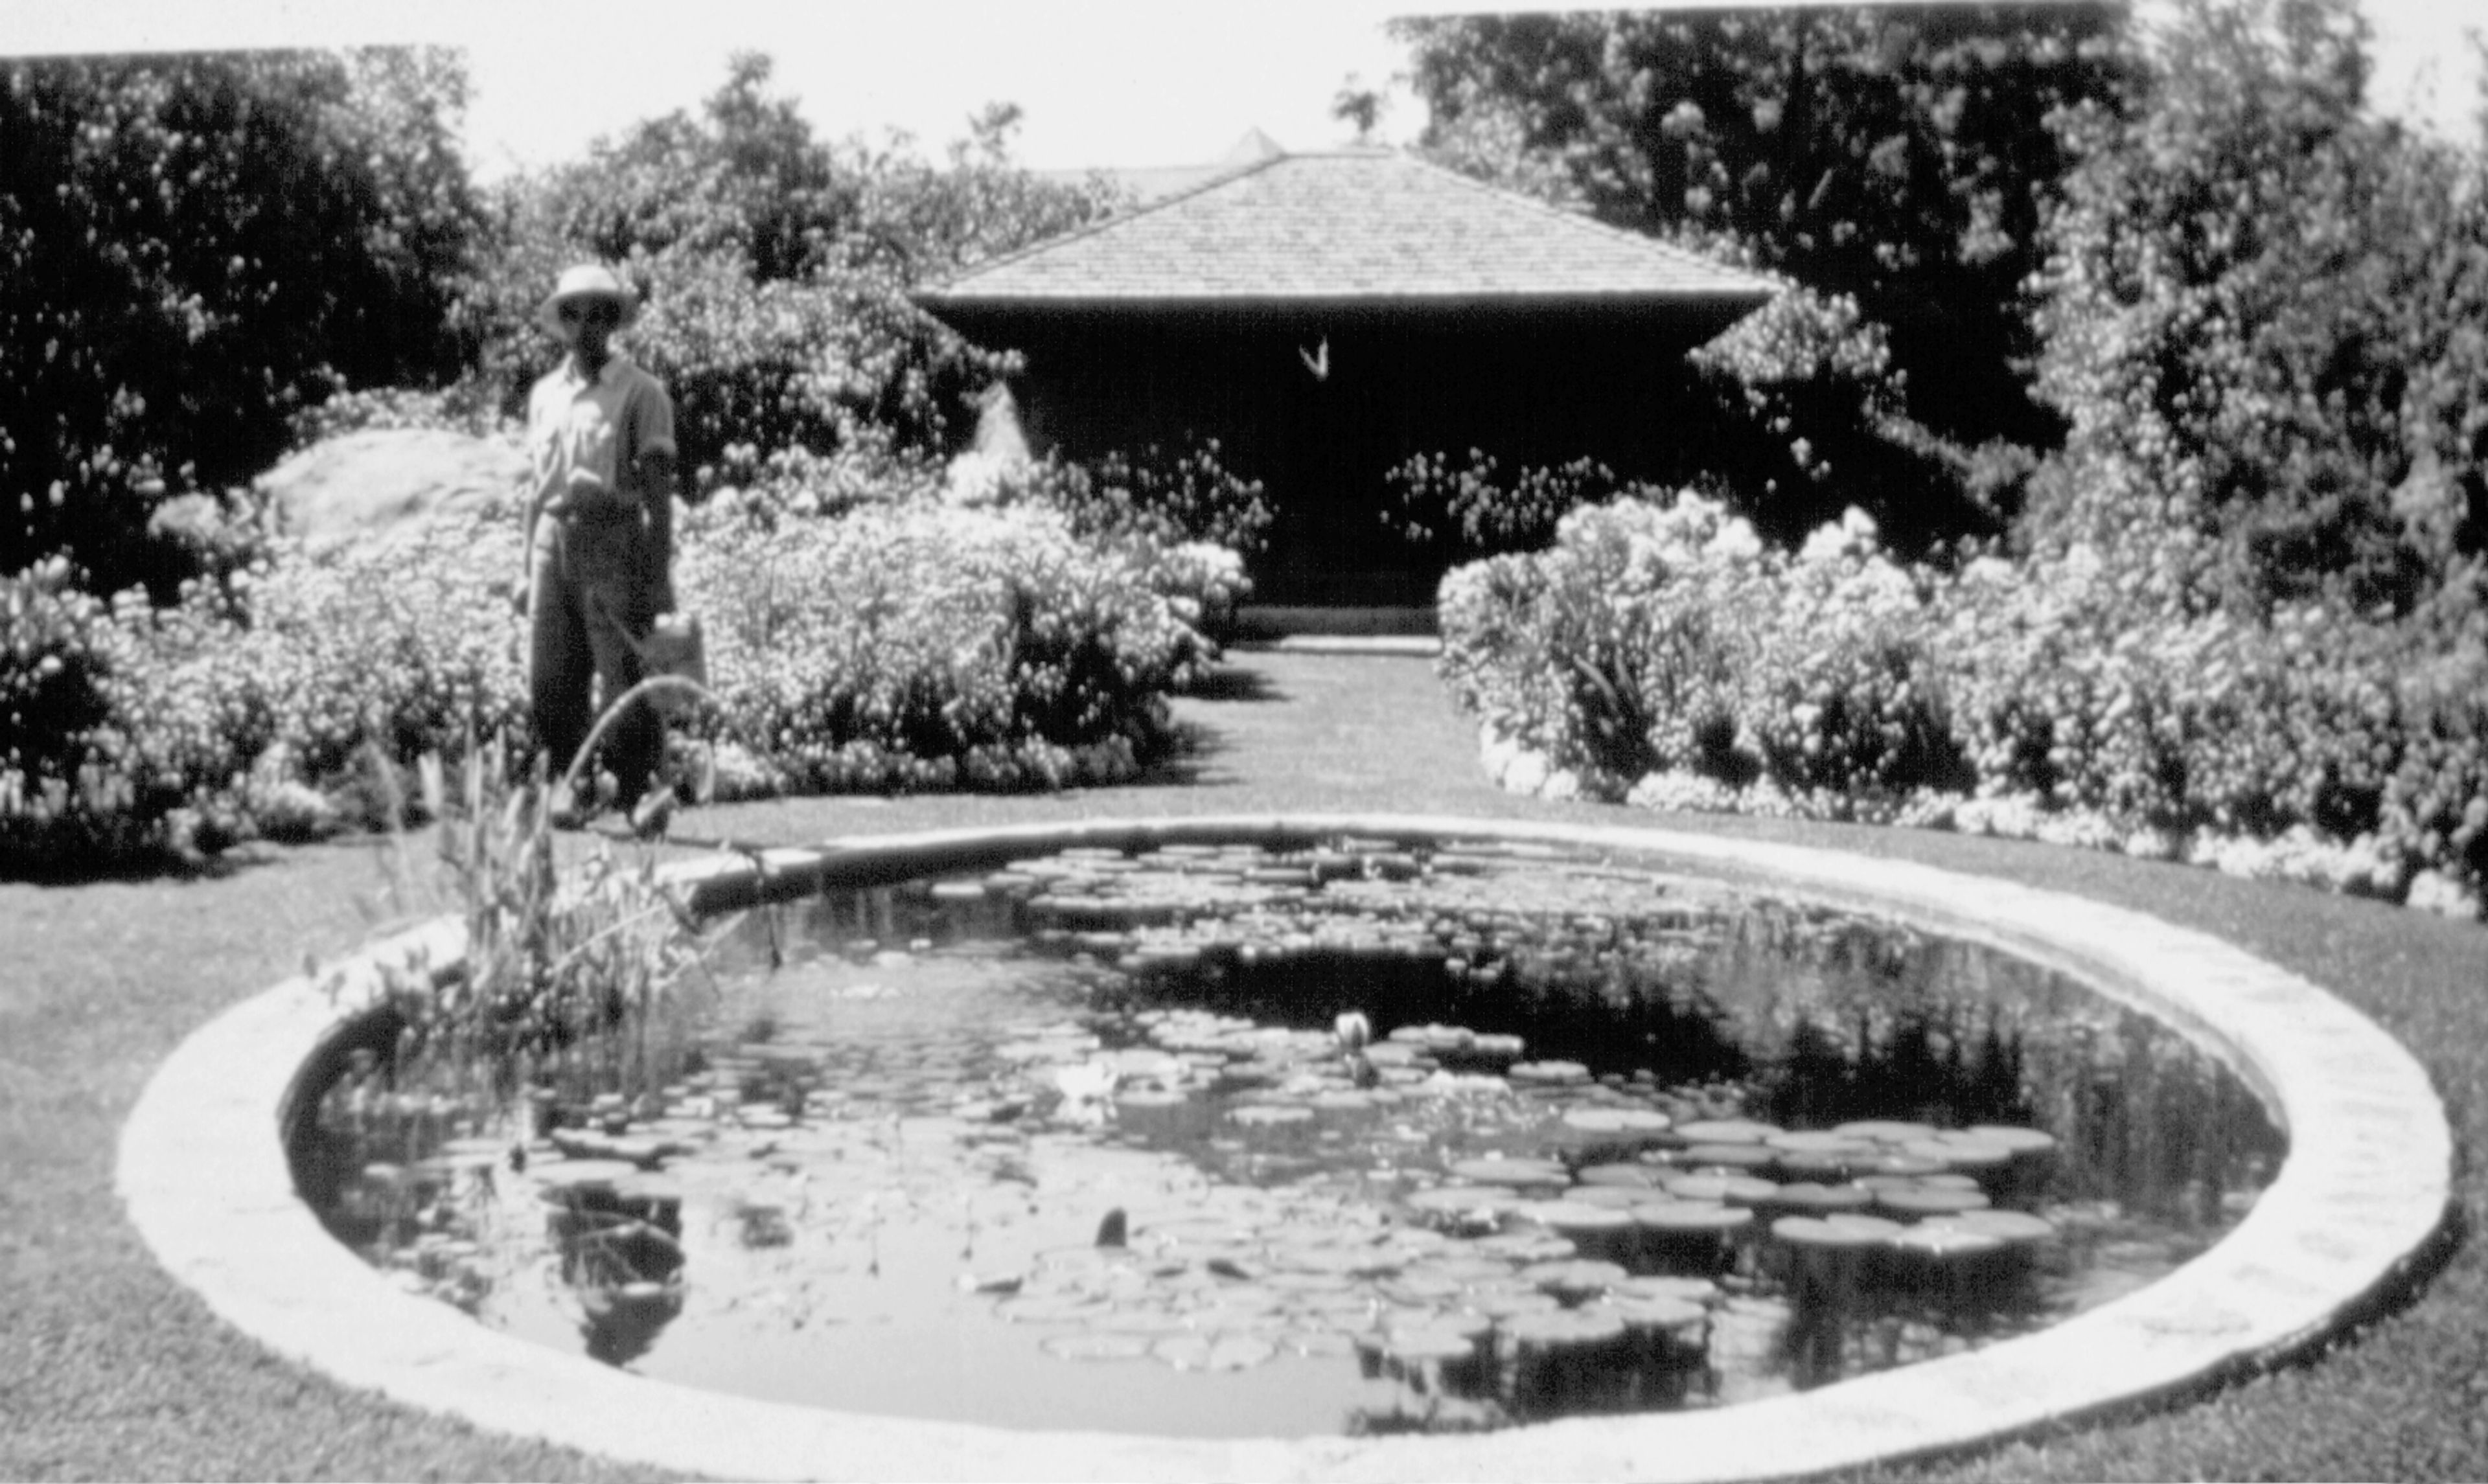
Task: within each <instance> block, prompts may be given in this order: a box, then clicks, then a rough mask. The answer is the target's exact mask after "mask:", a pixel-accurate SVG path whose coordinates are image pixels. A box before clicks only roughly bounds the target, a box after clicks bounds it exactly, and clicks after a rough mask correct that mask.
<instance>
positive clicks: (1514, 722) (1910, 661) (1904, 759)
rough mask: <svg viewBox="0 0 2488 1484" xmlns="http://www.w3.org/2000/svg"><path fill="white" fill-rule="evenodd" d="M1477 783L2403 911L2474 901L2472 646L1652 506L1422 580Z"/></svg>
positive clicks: (2481, 705) (1708, 505)
mask: <svg viewBox="0 0 2488 1484" xmlns="http://www.w3.org/2000/svg"><path fill="white" fill-rule="evenodd" d="M1439 616H1440V621H1441V627H1442V631H1443V637H1444V655H1443V658H1442V660H1441V673H1442V675H1443V677H1444V679H1445V681H1446V683H1447V684H1448V686H1450V688H1451V690H1452V692H1453V694H1454V695H1455V697H1456V699H1457V700H1458V701H1459V702H1460V704H1461V705H1463V706H1464V707H1465V708H1466V709H1468V710H1469V711H1470V712H1471V713H1472V714H1474V715H1476V716H1477V717H1478V719H1479V722H1480V725H1481V729H1482V731H1483V733H1484V737H1485V740H1486V743H1487V751H1486V757H1487V761H1488V766H1489V768H1490V770H1492V771H1493V772H1494V773H1495V775H1496V777H1497V778H1498V780H1499V781H1502V782H1504V783H1505V785H1506V786H1507V787H1519V788H1524V789H1527V790H1528V791H1531V792H1543V791H1544V790H1545V789H1547V788H1549V787H1552V786H1553V784H1554V780H1556V779H1559V778H1561V779H1564V780H1566V786H1568V787H1571V786H1579V787H1584V788H1586V789H1587V790H1588V791H1589V792H1592V793H1594V794H1597V795H1600V796H1603V797H1608V798H1626V799H1627V800H1628V801H1629V802H1632V803H1634V804H1636V805H1641V806H1647V807H1654V808H1706V809H1733V810H1737V811H1739V812H1746V813H1760V814H1778V815H1799V816H1806V817H1814V818H1831V819H1855V820H1865V821H1877V822H1890V823H1900V824H1915V825H1923V826H1942V827H1952V828H1958V829H1962V830H1965V831H1972V832H1979V833H1991V834H2002V835H2012V836H2018V837H2023V838H2034V839H2041V840H2046V841H2050V842H2053V843H2061V844H2072V845H2081V846H2086V847H2091V848H2105V849H2121V850H2125V851H2128V852H2130V853H2132V854H2140V855H2145V856H2148V857H2151V858H2157V859H2191V860H2195V861H2197V862H2199V863H2202V864H2207V865H2217V866H2218V867H2219V869H2222V870H2225V871H2230V872H2234V873H2238V874H2244V875H2250V876H2256V877H2262V878H2270V879H2276V880H2287V881H2298V882H2309V883H2313V884H2319V885H2323V886H2326V887H2328V888H2330V889H2333V890H2340V891H2352V892H2359V893H2362V894H2370V895H2377V896H2383V897H2386V898H2389V899H2392V900H2402V899H2405V898H2407V899H2409V900H2412V901H2414V902H2416V903H2420V904H2421V905H2424V906H2427V907H2429V908H2430V909H2432V910H2439V911H2446V912H2452V913H2455V914H2458V915H2477V914H2478V912H2479V905H2480V901H2481V897H2482V883H2483V882H2488V647H2484V646H2483V644H2482V642H2481V639H2480V637H2479V635H2478V634H2477V633H2476V632H2470V631H2465V630H2460V629H2459V628H2458V627H2454V628H2452V629H2451V630H2450V631H2445V630H2443V629H2437V630H2422V629H2420V628H2419V627H2417V626H2414V625H2384V624H2376V623H2371V622H2361V621H2360V620H2359V619H2358V618H2357V616H2355V615H2345V614H2344V613H2342V612H2341V611H2339V610H2338V609H2337V607H2333V606H2329V605H2324V604H2320V603H2307V604H2302V605H2297V606H2286V607H2281V608H2278V609H2276V610H2275V611H2274V612H2273V613H2272V614H2271V615H2270V617H2269V618H2268V619H2267V620H2265V621H2263V622H2260V623H2248V622H2245V621H2241V620H2239V619H2237V618H2235V617H2232V616H2229V615H2228V614H2226V613H2223V612H2221V611H2219V610H2212V611H2208V612H2203V613H2194V614H2189V613H2187V612H2186V611H2184V610H2183V609H2182V608H2180V607H2174V606H2172V605H2170V604H2169V603H2167V602H2165V601H2164V595H2163V594H2161V593H2160V592H2158V591H2157V590H2156V589H2155V588H2153V587H2152V579H2151V570H2150V569H2149V568H2147V567H2142V568H2137V567H2136V566H2135V564H2131V563H2126V562H2123V561H2104V560H2102V559H2100V558H2099V557H2098V556H2097V555H2096V554H2095V553H2094V552H2092V551H2090V550H2089V549H2087V548H2085V547H2083V546H2078V545H2077V546H2073V547H2071V548H2070V549H2069V550H2067V551H2065V552H2062V553H2059V554H2056V555H2052V556H2050V557H2048V558H2045V559H2037V558H2033V559H2025V560H2023V561H2022V562H2020V563H2009V562H2006V561H2003V560H2001V559H1998V558H1993V557H1989V558H1982V559H1979V560H1976V561H1972V562H1969V563H1967V564H1966V565H1965V567H1964V568H1962V569H1961V570H1960V571H1959V572H1957V573H1954V574H1939V573H1937V572H1934V571H1931V570H1927V569H1922V568H1913V567H1908V566H1904V565H1901V564H1898V563H1895V562H1893V561H1891V560H1890V559H1889V558H1888V557H1887V556H1886V555H1885V554H1883V552H1882V551H1881V550H1880V546H1879V545H1878V542H1877V537H1876V532H1875V530H1874V527H1873V523H1872V522H1871V521H1870V520H1868V519H1866V518H1863V517H1861V516H1858V515H1856V514H1855V513H1853V512H1852V515H1851V516H1850V517H1849V518H1846V519H1844V520H1843V521H1842V522H1840V523H1839V524H1836V525H1827V526H1824V527H1823V528H1822V529H1821V530H1819V531H1817V532H1816V533H1815V534H1814V535H1813V536H1812V537H1811V538H1809V539H1808V540H1807V541H1806V542H1805V543H1804V544H1803V546H1801V547H1800V548H1799V549H1798V550H1796V551H1795V552H1793V553H1782V552H1778V551H1773V550H1769V549H1767V548H1765V547H1763V546H1762V545H1761V544H1760V543H1759V542H1758V541H1756V540H1754V538H1753V534H1752V532H1751V530H1750V528H1746V527H1744V526H1743V525H1742V522H1740V521H1738V520H1736V519H1735V518H1731V517H1729V516H1728V515H1727V514H1726V512H1725V510H1724V509H1723V508H1722V507H1719V506H1717V505H1716V504H1714V503H1712V502H1710V501H1707V500H1703V499H1701V498H1699V497H1696V496H1691V495H1682V496H1679V497H1677V498H1676V499H1675V500H1673V501H1672V502H1669V503H1666V504H1663V505H1662V504H1657V503H1653V502H1649V501H1643V500H1634V499H1625V500H1618V501H1614V502H1611V503H1610V504H1607V505H1604V506H1598V507H1594V508H1591V509H1587V510H1584V511H1580V512H1576V513H1575V514H1574V515H1573V516H1571V517H1569V518H1566V519H1565V521H1564V522H1563V524H1562V526H1561V527H1560V528H1559V531H1558V533H1557V537H1556V541H1555V544H1554V545H1553V546H1551V547H1550V548H1548V549H1547V550H1546V551H1544V552H1541V553H1536V554H1533V555H1528V556H1503V557H1496V558H1491V559H1488V560H1486V561H1484V562H1479V563H1475V564H1473V565H1471V566H1468V567H1464V568H1459V569H1456V570H1455V571H1454V572H1453V573H1452V574H1450V575H1449V576H1447V577H1446V578H1445V579H1444V583H1443V587H1442V592H1441V597H1440V605H1439Z"/></svg>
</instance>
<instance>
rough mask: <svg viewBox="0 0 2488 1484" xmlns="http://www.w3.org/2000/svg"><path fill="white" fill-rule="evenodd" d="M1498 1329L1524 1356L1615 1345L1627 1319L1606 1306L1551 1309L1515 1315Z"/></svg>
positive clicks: (1622, 1333) (1506, 1340)
mask: <svg viewBox="0 0 2488 1484" xmlns="http://www.w3.org/2000/svg"><path fill="white" fill-rule="evenodd" d="M1499 1332H1500V1333H1501V1335H1502V1337H1503V1341H1504V1343H1505V1344H1507V1345H1509V1346H1511V1347H1512V1348H1513V1350H1515V1351H1517V1352H1519V1353H1521V1354H1523V1355H1526V1354H1528V1353H1530V1352H1533V1351H1537V1352H1554V1353H1562V1352H1568V1351H1576V1350H1587V1349H1590V1348H1593V1347H1596V1346H1600V1345H1608V1344H1613V1343H1614V1342H1615V1341H1617V1340H1620V1339H1622V1338H1624V1335H1625V1322H1624V1319H1623V1317H1622V1316H1621V1315H1618V1314H1617V1313H1615V1312H1614V1311H1613V1310H1611V1309H1607V1308H1603V1307H1597V1306H1587V1307H1582V1308H1577V1309H1552V1310H1548V1311H1547V1312H1544V1313H1540V1314H1518V1315H1514V1316H1513V1318H1512V1319H1511V1320H1510V1321H1508V1322H1507V1323H1505V1324H1504V1325H1503V1326H1502V1327H1501V1329H1500V1331H1499Z"/></svg>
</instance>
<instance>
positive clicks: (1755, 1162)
mask: <svg viewBox="0 0 2488 1484" xmlns="http://www.w3.org/2000/svg"><path fill="white" fill-rule="evenodd" d="M1677 1160H1678V1161H1679V1162H1681V1163H1682V1164H1683V1165H1684V1166H1685V1167H1686V1168H1689V1169H1729V1170H1754V1169H1763V1168H1767V1167H1768V1166H1770V1165H1772V1164H1776V1163H1778V1162H1779V1151H1778V1150H1776V1149H1773V1148H1772V1147H1771V1146H1770V1145H1768V1144H1691V1145H1688V1146H1686V1147H1685V1148H1684V1149H1683V1150H1682V1152H1681V1153H1680V1154H1678V1156H1677Z"/></svg>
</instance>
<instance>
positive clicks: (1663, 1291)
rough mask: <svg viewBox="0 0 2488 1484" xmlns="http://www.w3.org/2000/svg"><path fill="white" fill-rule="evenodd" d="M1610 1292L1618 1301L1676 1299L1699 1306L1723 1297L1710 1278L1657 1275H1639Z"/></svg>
mask: <svg viewBox="0 0 2488 1484" xmlns="http://www.w3.org/2000/svg"><path fill="white" fill-rule="evenodd" d="M1608 1292H1609V1293H1610V1294H1612V1295H1613V1296H1614V1297H1616V1298H1618V1299H1675V1300H1679V1301H1682V1302H1686V1303H1698V1304H1710V1303H1715V1302H1718V1300H1719V1299H1720V1297H1721V1295H1720V1292H1719V1285H1718V1284H1716V1283H1713V1282H1712V1281H1710V1279H1709V1278H1695V1277H1670V1276H1666V1275H1662V1274H1635V1275H1633V1276H1631V1277H1627V1278H1626V1279H1624V1280H1623V1281H1622V1282H1619V1283H1616V1284H1613V1285H1611V1286H1610V1287H1609V1289H1608Z"/></svg>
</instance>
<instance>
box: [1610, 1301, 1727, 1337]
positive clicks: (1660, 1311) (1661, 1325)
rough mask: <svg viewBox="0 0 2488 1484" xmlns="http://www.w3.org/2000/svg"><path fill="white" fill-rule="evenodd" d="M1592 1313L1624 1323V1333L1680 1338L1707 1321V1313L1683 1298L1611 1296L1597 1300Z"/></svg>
mask: <svg viewBox="0 0 2488 1484" xmlns="http://www.w3.org/2000/svg"><path fill="white" fill-rule="evenodd" d="M1595 1311H1596V1312H1598V1313H1604V1314H1613V1315H1615V1316H1616V1317H1617V1318H1618V1319H1620V1320H1622V1321H1624V1326H1625V1328H1626V1330H1631V1331H1633V1332H1635V1333H1640V1334H1654V1333H1655V1334H1665V1335H1671V1336H1677V1337H1683V1336H1687V1335H1690V1334H1694V1333H1698V1332H1699V1331H1700V1330H1702V1328H1703V1327H1704V1326H1705V1325H1708V1324H1709V1323H1710V1310H1708V1309H1705V1308H1704V1307H1703V1306H1702V1305H1701V1304H1699V1303H1695V1302H1691V1301H1689V1300H1684V1299H1672V1298H1654V1299H1645V1298H1634V1297H1627V1296H1620V1295H1616V1294H1612V1293H1611V1294H1609V1295H1608V1296H1607V1297H1606V1298H1604V1299H1602V1300H1600V1301H1598V1302H1597V1304H1596V1305H1595Z"/></svg>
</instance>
